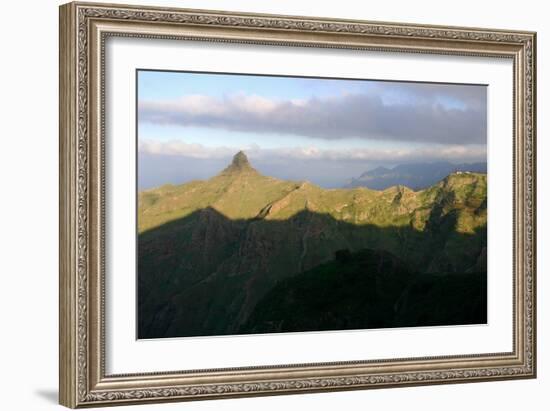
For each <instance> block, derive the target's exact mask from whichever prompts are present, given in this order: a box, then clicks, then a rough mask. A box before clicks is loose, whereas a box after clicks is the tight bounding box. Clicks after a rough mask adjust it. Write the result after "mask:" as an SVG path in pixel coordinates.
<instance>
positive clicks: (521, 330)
mask: <svg viewBox="0 0 550 411" xmlns="http://www.w3.org/2000/svg"><path fill="white" fill-rule="evenodd" d="M109 36H128V37H139V38H144V39H147V38H163V39H177V40H182V41H185V40H186V39H193V40H202V41H216V42H237V43H250V44H259V45H283V46H302V47H325V48H326V47H330V48H347V49H356V50H382V51H393V52H403V53H420V54H429V53H435V54H452V55H459V56H460V55H462V56H465V55H474V56H482V57H483V56H485V57H501V58H507V59H512V60H513V63H514V79H513V81H511V84H512V85H513V88H514V112H513V113H511V115H513V116H514V130H513V133H514V181H513V183H514V184H513V187H514V188H513V189H514V205H513V206H514V244H515V247H514V250H513V252H514V309H513V313H512V315H513V319H514V327H513V328H514V335H513V342H514V349H513V351H512V352H509V353H488V354H483V355H470V356H447V357H430V358H407V359H384V360H377V361H350V362H339V363H324V364H293V365H288V366H266V367H243V368H234V369H218V370H196V371H174V372H170V373H145V374H140V375H106V374H105V345H104V339H105V332H104V326H105V318H104V300H103V296H104V291H105V290H104V275H105V269H104V235H105V230H104V228H105V227H104V208H105V202H104V197H105V196H104V185H105V181H104V179H105V177H104V176H105V174H104V167H105V164H104V156H105V153H104V137H105V136H104V100H103V99H104V93H105V89H104V87H105V85H104V63H105V54H104V46H105V39H106V38H108V37H109ZM535 41H536V36H535V33H532V32H517V31H503V30H486V29H471V28H457V27H441V26H427V25H426V26H423V25H410V24H395V23H376V22H364V21H351V20H330V19H317V18H310V17H291V16H275V15H256V14H245V13H238V14H237V13H228V12H218V11H199V10H185V9H166V8H148V7H133V6H120V5H107V4H92V3H70V4H66V5H64V6H61V8H60V403H61V404H63V405H65V406H68V407H73V408H74V407H83V406H103V405H114V404H126V403H142V402H151V401H171V400H193V399H205V398H208V399H210V398H224V397H237V396H251V395H266V394H286V393H305V392H317V391H329V390H346V389H366V388H380V387H396V386H410V385H421V384H422V385H424V384H438V383H456V382H474V381H488V380H498V379H512V378H533V377H535V375H536V360H535V359H536V349H535V348H536V338H535V337H536V330H535V325H536V317H535V303H536V298H535V272H536V262H535V261H536V259H535V252H536V248H535V227H536V221H535V217H536V215H535V194H536V193H535V187H536V184H535V133H536V131H535V101H536V96H535V83H536V80H535V60H536V58H535ZM266 363H269V358H266Z"/></svg>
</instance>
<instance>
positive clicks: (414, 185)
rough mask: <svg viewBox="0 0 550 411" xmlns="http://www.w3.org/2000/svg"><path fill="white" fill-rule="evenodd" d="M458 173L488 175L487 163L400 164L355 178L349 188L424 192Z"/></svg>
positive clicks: (370, 171)
mask: <svg viewBox="0 0 550 411" xmlns="http://www.w3.org/2000/svg"><path fill="white" fill-rule="evenodd" d="M456 172H462V173H468V172H470V173H483V174H487V163H464V164H453V163H449V162H444V161H442V162H436V163H414V164H400V165H397V166H395V167H393V168H387V167H377V168H375V169H372V170H369V171H366V172H364V173H363V174H361V175H360V176H359V177H358V178H353V179H352V180H351V182H350V183H349V185H348V187H350V188H353V187H367V188H371V189H373V190H385V189H386V188H389V187H391V186H396V185H403V186H407V187H409V188H411V189H413V190H422V189H425V188H427V187H430V186H432V185H434V184H436V183H437V182H438V181H439V180H441V179H443V178H445V177H446V176H448V175H449V174H452V173H456Z"/></svg>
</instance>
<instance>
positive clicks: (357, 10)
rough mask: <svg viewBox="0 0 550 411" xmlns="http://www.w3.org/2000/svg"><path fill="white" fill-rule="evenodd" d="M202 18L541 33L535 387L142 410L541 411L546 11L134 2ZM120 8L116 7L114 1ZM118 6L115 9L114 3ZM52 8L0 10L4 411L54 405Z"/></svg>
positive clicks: (549, 194) (545, 328) (547, 261)
mask: <svg viewBox="0 0 550 411" xmlns="http://www.w3.org/2000/svg"><path fill="white" fill-rule="evenodd" d="M130 1H132V2H133V3H136V4H155V5H162V6H179V7H190V8H204V9H226V10H235V11H251V12H263V13H277V14H293V15H304V16H307V15H310V16H325V17H339V18H355V19H366V20H378V21H397V22H410V23H433V24H444V25H461V26H478V27H489V28H506V29H526V30H535V31H537V32H538V45H539V46H538V72H539V78H538V113H539V118H538V134H539V141H538V153H539V168H538V173H539V174H538V181H539V184H538V189H539V192H538V209H539V215H538V230H539V237H538V239H539V248H538V249H539V262H538V278H539V282H538V289H539V298H538V301H539V306H538V313H539V321H538V323H539V349H538V353H539V378H538V379H537V380H526V381H510V382H494V383H493V382H492V383H477V384H461V385H444V386H433V387H417V388H400V389H386V390H374V391H353V392H343V393H329V394H308V395H293V396H279V397H263V398H250V399H240V400H218V401H205V402H196V403H185V404H181V403H179V404H164V405H142V406H133V407H127V408H125V409H136V410H147V409H157V410H162V409H166V410H170V409H171V410H175V409H178V410H199V411H200V410H202V411H206V410H216V411H224V410H228V411H229V410H256V409H260V408H261V409H263V410H278V409H285V408H286V409H309V408H312V409H313V408H316V409H321V410H325V409H326V410H332V409H346V410H359V409H365V408H370V409H386V410H395V409H399V408H400V407H407V408H409V409H411V408H412V409H417V408H418V409H420V408H422V409H424V410H439V409H445V410H447V411H451V410H462V409H481V408H482V407H484V408H489V409H499V410H503V411H504V410H516V409H522V408H525V409H529V410H543V409H547V407H548V398H549V394H548V390H550V373H549V371H548V370H549V369H550V346H549V345H548V340H549V338H548V337H549V331H550V325H549V324H550V323H549V318H550V302H549V298H548V297H549V296H550V281H549V280H548V277H547V275H546V274H547V273H548V270H549V269H550V257H549V255H548V253H545V249H548V242H549V241H550V234H548V232H549V231H550V214H549V212H548V211H547V210H549V209H550V189H549V188H548V185H545V184H544V181H545V178H550V164H549V162H548V161H546V159H545V153H549V152H550V144H549V142H548V140H547V135H548V134H549V133H550V126H549V123H548V117H546V116H545V113H547V112H548V111H549V110H550V97H549V94H548V93H549V91H550V90H549V82H548V77H545V73H548V72H550V47H549V41H550V26H549V25H548V22H547V17H548V15H549V14H548V11H547V10H545V2H538V1H536V0H523V1H521V2H517V1H516V2H509V1H503V0H501V1H486V2H481V1H478V0H476V1H472V0H463V1H461V2H452V3H451V2H442V1H429V0H415V1H407V0H393V1H377V2H368V3H367V2H359V1H354V0H338V1H331V2H321V1H319V0H317V1H307V0H293V1H288V0H287V1H281V0H263V1H261V2H260V1H257V0H226V1H224V2H220V1H215V0H185V1H176V0H172V1H166V0H165V1H161V0H150V1H138V0H128V2H130ZM111 2H113V0H111ZM115 2H116V1H115ZM58 4H60V2H59V1H57V0H32V1H20V2H17V1H12V2H9V3H8V2H6V3H5V4H3V5H2V17H3V19H2V23H1V24H0V31H1V35H0V42H1V43H0V44H1V49H2V63H1V64H0V233H1V235H0V250H1V254H0V256H1V258H0V279H1V282H0V329H1V330H2V334H1V338H0V381H1V382H0V393H1V394H2V395H1V397H0V408H1V409H4V410H33V411H34V410H49V409H51V410H53V409H61V407H60V406H58V405H57V378H58V372H57V349H58V348H57V344H58V337H57V335H58V332H57V329H58V328H57V326H58V321H57V301H58V300H57V298H58V293H57V261H58V258H57V256H58V246H57V243H58V233H57V223H58V218H57V193H58V183H57V167H58V165H57V162H58V154H57V124H58V122H57V116H58V114H57V111H58V105H57V102H58V94H57V86H58V82H57V77H58V73H57V65H58V53H57V45H58V22H57V19H58V10H57V6H58Z"/></svg>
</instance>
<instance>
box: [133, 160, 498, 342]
mask: <svg viewBox="0 0 550 411" xmlns="http://www.w3.org/2000/svg"><path fill="white" fill-rule="evenodd" d="M486 224H487V176H486V175H485V174H482V173H474V172H469V173H453V172H452V173H451V174H449V175H447V176H445V177H444V178H442V179H441V180H440V181H438V182H437V183H435V184H434V185H432V186H430V187H428V188H426V189H423V190H419V191H413V190H412V189H410V188H407V187H405V186H393V187H389V188H387V189H384V190H373V189H368V188H364V187H356V188H349V189H323V188H320V187H318V186H316V185H314V184H311V183H309V182H307V181H287V180H280V179H276V178H273V177H268V176H264V175H262V174H260V173H259V172H258V171H257V170H255V169H254V168H253V167H252V165H251V164H250V163H249V161H248V159H247V157H246V155H245V154H244V153H242V152H239V153H237V154H236V155H235V157H234V158H233V161H232V163H231V164H230V165H228V166H227V167H226V168H225V169H224V170H222V171H221V172H220V173H219V174H218V175H216V176H214V177H212V178H210V179H208V180H197V181H192V182H189V183H186V184H182V185H164V186H161V187H158V188H155V189H151V190H146V191H142V192H140V193H139V195H138V261H137V264H138V337H139V338H160V337H185V336H200V335H228V334H247V333H257V332H282V331H306V330H328V329H354V328H378V327H395V326H415V325H430V324H432V325H434V324H435V325H437V324H445V325H451V324H465V323H483V322H485V321H486V309H485V303H484V301H485V300H484V298H485V291H484V290H485V288H484V287H485V278H486V244H487V237H486ZM453 284H454V285H453ZM451 285H452V286H451ZM465 302H466V303H465ZM434 308H437V309H436V310H435V311H434Z"/></svg>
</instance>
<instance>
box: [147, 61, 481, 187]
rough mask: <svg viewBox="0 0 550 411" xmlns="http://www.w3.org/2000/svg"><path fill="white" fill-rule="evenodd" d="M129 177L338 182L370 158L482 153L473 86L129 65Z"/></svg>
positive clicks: (398, 160)
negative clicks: (233, 171)
mask: <svg viewBox="0 0 550 411" xmlns="http://www.w3.org/2000/svg"><path fill="white" fill-rule="evenodd" d="M137 81H138V84H137V86H138V93H137V95H138V101H137V113H138V117H137V119H138V122H137V123H138V186H139V189H147V188H151V187H155V186H159V185H162V184H166V183H172V184H180V183H185V182H187V181H190V180H194V179H207V178H210V177H212V176H214V175H216V174H217V173H219V172H220V171H221V170H222V169H223V168H225V166H227V165H228V164H229V163H230V161H231V158H232V156H233V155H234V154H235V153H237V152H238V151H239V150H243V151H244V152H245V153H246V154H247V156H248V158H249V160H250V162H251V163H252V165H253V166H254V167H255V168H256V169H257V170H258V171H260V172H262V173H263V174H266V175H270V176H273V177H278V178H284V179H290V180H297V181H302V180H309V181H311V182H313V183H315V184H318V185H320V186H322V187H327V188H331V187H342V186H345V185H346V184H347V183H349V181H350V180H351V178H352V177H357V176H359V175H360V174H362V173H363V172H365V171H367V170H369V169H372V168H374V167H378V166H385V167H393V166H395V165H398V164H408V163H421V162H423V163H425V162H437V161H448V162H451V163H468V162H480V161H486V157H487V94H486V86H483V85H458V84H433V83H417V82H388V81H376V80H362V79H361V80H355V79H326V78H298V77H281V76H260V75H244V74H243V75H240V74H239V75H235V74H215V73H192V72H167V71H145V70H139V71H138V80H137Z"/></svg>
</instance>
